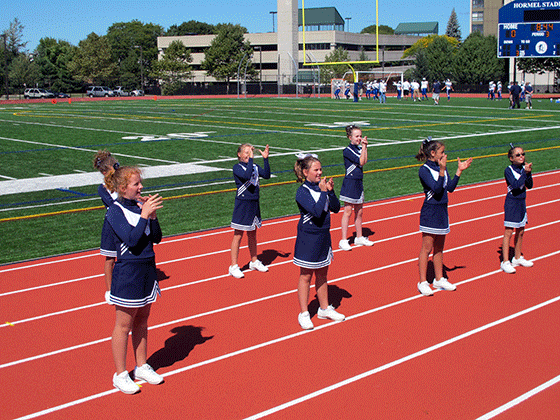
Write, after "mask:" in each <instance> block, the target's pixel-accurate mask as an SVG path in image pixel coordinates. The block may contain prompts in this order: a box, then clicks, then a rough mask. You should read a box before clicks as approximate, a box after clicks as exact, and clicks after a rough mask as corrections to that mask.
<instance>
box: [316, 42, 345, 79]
mask: <svg viewBox="0 0 560 420" xmlns="http://www.w3.org/2000/svg"><path fill="white" fill-rule="evenodd" d="M349 60H350V58H349V57H348V51H346V50H345V49H344V48H342V47H338V48H337V49H336V50H334V51H333V52H331V53H330V54H327V55H326V56H325V62H332V63H340V62H344V61H349ZM349 70H350V67H349V66H348V64H329V65H326V66H322V68H321V82H322V83H330V82H331V79H339V78H341V77H342V76H343V75H344V73H346V72H347V71H349Z"/></svg>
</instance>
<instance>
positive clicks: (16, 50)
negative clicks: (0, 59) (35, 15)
mask: <svg viewBox="0 0 560 420" xmlns="http://www.w3.org/2000/svg"><path fill="white" fill-rule="evenodd" d="M24 28H25V27H24V26H23V25H22V24H21V22H20V21H19V20H18V18H15V19H14V20H13V21H12V22H10V27H9V28H8V29H6V30H5V31H4V32H2V36H4V35H5V36H6V49H7V50H8V52H9V53H10V54H11V55H12V57H15V56H16V55H18V54H20V53H22V52H23V51H24V48H25V47H26V46H27V41H23V29H24ZM2 41H3V40H2ZM2 48H4V44H3V42H2Z"/></svg>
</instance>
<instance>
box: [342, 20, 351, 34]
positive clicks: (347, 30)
mask: <svg viewBox="0 0 560 420" xmlns="http://www.w3.org/2000/svg"><path fill="white" fill-rule="evenodd" d="M344 19H346V24H347V26H348V28H347V29H346V32H350V19H352V18H351V17H347V18H344Z"/></svg>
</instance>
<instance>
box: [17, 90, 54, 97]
mask: <svg viewBox="0 0 560 420" xmlns="http://www.w3.org/2000/svg"><path fill="white" fill-rule="evenodd" d="M23 97H24V98H25V99H29V98H54V93H52V92H51V91H48V90H46V89H41V88H28V89H25V91H24V92H23Z"/></svg>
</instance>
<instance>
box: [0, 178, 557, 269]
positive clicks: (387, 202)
mask: <svg viewBox="0 0 560 420" xmlns="http://www.w3.org/2000/svg"><path fill="white" fill-rule="evenodd" d="M557 174H560V171H551V172H543V173H541V174H536V175H534V176H533V178H537V177H541V176H547V175H557ZM503 183H504V181H503V180H500V181H489V182H483V183H477V184H471V185H466V186H463V187H459V188H458V189H457V190H456V192H460V191H465V190H469V189H476V188H484V187H487V186H493V185H496V184H503ZM557 185H560V184H550V185H546V186H542V187H535V188H533V189H532V191H537V190H539V189H542V188H550V187H554V186H557ZM498 197H503V195H496V196H492V197H489V198H488V197H486V198H481V199H479V200H474V201H470V202H469V203H475V202H478V201H483V200H488V199H494V198H498ZM421 198H422V199H423V198H424V195H423V194H421V195H418V194H412V195H409V196H408V195H407V196H403V197H398V198H396V199H384V200H382V201H379V202H373V203H369V204H366V205H364V208H371V207H378V206H386V205H391V204H395V203H399V202H403V201H410V200H417V199H421ZM459 205H462V203H457V204H451V205H449V207H451V208H452V207H455V206H459ZM419 211H420V210H418V212H419ZM288 217H289V216H288ZM282 219H283V218H282ZM297 220H299V216H295V217H293V218H288V219H283V220H280V221H278V220H275V219H271V220H270V221H267V226H268V225H274V224H279V223H288V222H291V221H297ZM376 222H378V220H374V221H369V222H365V223H376ZM351 226H353V225H351ZM351 226H350V227H351ZM216 229H220V228H216ZM216 229H212V230H216ZM226 233H227V234H231V229H229V228H226V229H224V230H221V229H220V231H219V232H200V234H199V235H197V236H194V235H193V234H189V236H188V237H184V238H179V239H172V238H173V236H171V237H169V240H167V239H165V240H164V242H163V243H162V244H163V245H165V244H169V243H172V242H180V241H187V240H193V239H198V237H200V235H207V236H209V235H222V234H226ZM176 236H179V235H176ZM181 236H182V235H181ZM86 252H87V251H86ZM98 255H99V253H98V252H97V251H95V253H92V254H88V255H84V256H80V257H72V258H68V259H61V260H56V261H48V262H41V263H31V264H30V265H24V266H19V267H13V268H7V269H3V270H0V273H6V272H9V271H16V270H24V269H26V268H33V267H39V266H41V265H49V264H56V263H59V262H66V261H70V260H72V259H76V258H87V257H96V256H98ZM45 258H51V257H45ZM52 258H56V256H53V257H52ZM14 264H17V263H14ZM9 265H10V264H7V265H5V266H9ZM0 267H1V266H0Z"/></svg>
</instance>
